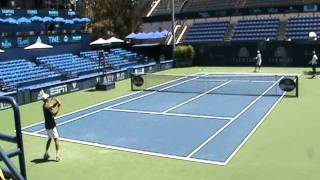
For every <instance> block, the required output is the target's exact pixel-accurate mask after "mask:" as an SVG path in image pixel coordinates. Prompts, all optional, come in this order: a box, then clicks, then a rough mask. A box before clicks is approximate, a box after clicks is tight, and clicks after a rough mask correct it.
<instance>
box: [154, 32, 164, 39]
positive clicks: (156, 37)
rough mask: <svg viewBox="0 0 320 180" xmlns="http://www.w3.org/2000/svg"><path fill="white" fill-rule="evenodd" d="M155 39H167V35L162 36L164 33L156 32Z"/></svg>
mask: <svg viewBox="0 0 320 180" xmlns="http://www.w3.org/2000/svg"><path fill="white" fill-rule="evenodd" d="M153 37H154V38H155V39H158V38H164V37H165V35H164V34H162V32H158V31H157V32H154V33H153Z"/></svg>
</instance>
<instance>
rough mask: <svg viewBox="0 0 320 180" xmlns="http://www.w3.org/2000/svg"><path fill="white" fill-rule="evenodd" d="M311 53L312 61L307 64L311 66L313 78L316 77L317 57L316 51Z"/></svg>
mask: <svg viewBox="0 0 320 180" xmlns="http://www.w3.org/2000/svg"><path fill="white" fill-rule="evenodd" d="M312 53H313V55H312V59H311V61H310V62H309V64H311V66H312V78H315V77H316V76H317V65H318V56H317V54H316V51H313V52H312Z"/></svg>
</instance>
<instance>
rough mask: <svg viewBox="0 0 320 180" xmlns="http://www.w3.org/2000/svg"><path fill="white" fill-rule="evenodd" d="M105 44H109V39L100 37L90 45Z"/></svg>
mask: <svg viewBox="0 0 320 180" xmlns="http://www.w3.org/2000/svg"><path fill="white" fill-rule="evenodd" d="M103 44H108V42H107V40H105V39H103V38H99V39H97V40H95V41H93V42H91V43H90V45H103Z"/></svg>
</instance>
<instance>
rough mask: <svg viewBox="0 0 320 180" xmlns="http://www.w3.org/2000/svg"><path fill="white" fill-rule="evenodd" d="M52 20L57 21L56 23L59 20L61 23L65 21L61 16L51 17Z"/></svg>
mask: <svg viewBox="0 0 320 180" xmlns="http://www.w3.org/2000/svg"><path fill="white" fill-rule="evenodd" d="M53 21H54V22H57V23H59V22H61V23H64V22H66V20H65V19H63V18H62V17H56V18H54V19H53Z"/></svg>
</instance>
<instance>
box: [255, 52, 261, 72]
mask: <svg viewBox="0 0 320 180" xmlns="http://www.w3.org/2000/svg"><path fill="white" fill-rule="evenodd" d="M256 60H257V62H256V67H255V68H254V72H257V69H258V72H260V69H261V63H262V58H261V53H260V51H259V50H258V51H257V57H256Z"/></svg>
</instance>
